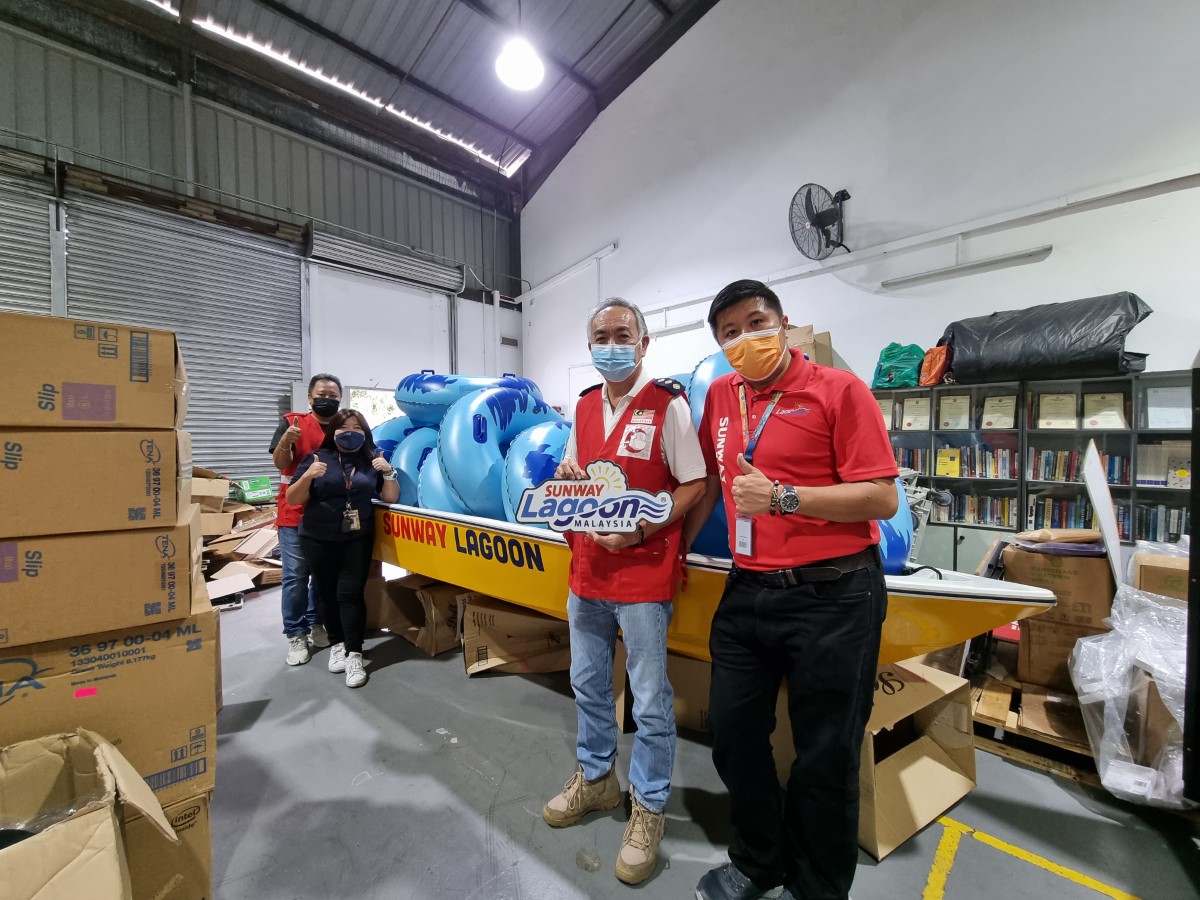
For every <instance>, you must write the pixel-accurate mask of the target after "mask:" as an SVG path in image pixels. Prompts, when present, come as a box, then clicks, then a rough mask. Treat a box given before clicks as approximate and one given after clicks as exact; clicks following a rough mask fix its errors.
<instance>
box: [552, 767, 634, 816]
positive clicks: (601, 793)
mask: <svg viewBox="0 0 1200 900" xmlns="http://www.w3.org/2000/svg"><path fill="white" fill-rule="evenodd" d="M620 802H621V783H620V782H619V781H617V770H616V767H615V766H614V767H613V768H611V769H609V770H608V774H607V775H605V776H604V777H603V778H597V779H596V780H595V781H586V780H584V777H583V769H582V768H580V769H578V770H577V771H576V772H575V774H574V775H572V776H571V780H570V781H568V782H567V785H566V787H564V788H563V792H562V793H561V794H559V795H558V796H557V797H553V798H551V800H550V802H549V803H547V804H546V805H545V806H544V807H543V808H542V818H543V819H545V820H546V824H547V825H550V826H551V827H553V828H566V827H567V826H568V825H574V824H575V823H576V822H578V821H579V820H580V819H582V818H583V817H584V816H586V815H587V814H588V813H590V812H593V811H595V810H602V809H613V808H615V807H616V806H617V805H618V804H619V803H620Z"/></svg>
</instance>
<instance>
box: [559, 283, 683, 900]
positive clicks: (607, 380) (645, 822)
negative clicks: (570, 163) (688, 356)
mask: <svg viewBox="0 0 1200 900" xmlns="http://www.w3.org/2000/svg"><path fill="white" fill-rule="evenodd" d="M587 335H588V347H589V349H590V350H591V354H592V364H593V365H594V366H595V367H596V369H597V371H599V372H600V374H601V375H602V376H603V378H604V383H603V385H599V384H598V385H596V386H595V387H591V388H588V389H587V390H586V391H584V392H583V393H582V394H581V395H580V397H579V402H578V404H577V405H576V407H575V424H574V427H573V428H572V429H571V436H570V438H569V439H568V443H567V446H566V448H565V451H564V456H563V461H562V463H561V464H560V465H559V467H558V471H557V472H556V473H555V477H556V478H574V479H583V478H587V477H588V475H587V472H586V471H585V470H586V468H587V465H588V463H590V462H593V461H596V460H608V461H609V462H611V463H615V464H616V465H618V466H620V467H621V469H622V471H623V472H624V473H625V478H626V481H627V484H628V486H629V487H630V488H637V489H640V490H644V491H649V492H650V493H652V494H657V493H658V492H659V491H669V492H671V494H672V499H673V501H674V504H673V508H672V511H671V515H670V517H669V518H668V519H667V521H665V522H663V523H661V524H659V523H651V522H648V521H646V520H644V519H643V520H642V521H640V522H639V523H638V528H637V531H635V532H632V533H629V534H599V533H596V532H587V533H573V534H569V535H567V543H568V544H570V547H571V570H570V575H569V578H568V583H569V586H570V592H569V593H568V595H567V617H568V622H569V624H570V630H571V687H572V689H573V690H574V691H575V709H576V712H577V718H578V726H579V728H578V733H577V736H576V760H577V763H578V768H577V769H576V771H575V774H574V775H573V776H572V777H571V779H570V781H568V782H567V784H566V787H565V788H563V790H562V792H561V793H560V794H558V795H557V796H555V797H552V798H551V799H550V801H549V802H548V803H547V804H546V806H545V808H544V809H543V810H542V818H543V819H545V820H546V824H548V825H551V826H553V827H555V828H564V827H566V826H569V825H574V824H575V823H576V822H578V821H579V820H580V819H582V818H583V817H584V816H585V815H587V814H588V813H590V812H592V811H594V810H606V809H613V808H614V807H616V806H617V805H619V804H620V802H621V785H620V783H619V781H618V780H617V768H616V761H617V720H616V716H615V710H614V706H613V691H612V666H613V651H614V649H615V647H616V640H617V629H618V628H619V629H620V630H621V632H622V634H623V635H624V641H625V651H626V653H627V654H628V663H627V665H626V671H627V672H628V673H629V685H630V689H631V690H632V692H633V718H634V720H635V721H636V722H637V735H636V736H635V737H634V741H633V754H632V758H631V759H630V761H629V782H630V791H629V793H630V797H631V801H632V812H631V814H630V817H629V823H628V825H627V826H626V828H625V836H624V837H623V838H622V839H621V849H620V850H619V851H618V852H617V863H616V875H617V878H619V879H620V880H621V881H623V882H625V883H626V884H638V883H640V882H642V881H645V880H646V879H647V878H649V877H650V875H651V874H652V873H653V872H654V867H655V865H656V863H657V861H658V845H659V841H660V840H661V839H662V834H663V826H664V824H665V821H666V819H665V816H664V815H663V808H664V807H665V806H666V803H667V797H668V795H669V794H670V792H671V771H672V767H673V765H674V762H675V706H674V694H673V692H672V691H671V683H670V682H669V681H668V680H667V627H668V626H669V625H670V624H671V613H672V609H671V599H672V598H673V597H674V596H675V587H676V585H677V584H678V581H679V576H680V574H681V572H682V548H681V546H680V538H681V536H682V532H683V517H684V515H685V514H686V512H687V510H688V509H689V508H690V507H691V506H692V505H693V504H694V503H695V502H696V501H697V500H699V499H700V496H701V495H702V494H703V493H704V484H705V474H706V471H705V463H704V457H703V455H702V454H701V452H700V442H699V440H698V439H697V437H696V432H695V431H694V430H693V428H692V419H691V410H690V409H689V407H688V404H687V398H686V397H685V396H684V393H683V386H682V385H681V384H680V383H679V382H678V381H674V380H673V379H669V378H660V379H651V378H650V376H649V374H647V373H646V372H645V370H644V368H643V366H642V359H643V357H644V356H645V353H646V348H647V347H648V346H649V345H650V335H649V334H648V333H647V331H646V320H645V318H644V317H643V316H642V313H641V310H639V309H638V308H637V307H636V306H634V305H633V304H632V303H630V302H629V301H628V300H624V299H622V298H620V297H612V298H610V299H608V300H605V301H604V302H603V303H601V304H600V305H599V306H597V307H596V308H595V309H594V310H592V313H591V315H590V316H589V317H588V324H587Z"/></svg>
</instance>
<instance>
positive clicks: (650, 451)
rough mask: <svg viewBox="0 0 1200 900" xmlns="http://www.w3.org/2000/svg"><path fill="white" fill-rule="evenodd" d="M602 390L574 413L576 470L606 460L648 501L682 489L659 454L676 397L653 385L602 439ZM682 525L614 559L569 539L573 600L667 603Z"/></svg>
mask: <svg viewBox="0 0 1200 900" xmlns="http://www.w3.org/2000/svg"><path fill="white" fill-rule="evenodd" d="M599 388H600V385H597V386H596V387H593V388H589V389H588V390H586V391H584V392H583V393H582V394H581V395H580V399H579V405H578V406H577V407H576V412H575V447H576V452H577V453H578V455H579V465H580V467H581V468H585V469H586V468H587V464H588V463H590V462H593V461H595V460H598V459H606V460H610V461H612V462H614V463H616V464H617V465H619V466H620V467H621V468H622V469H623V470H624V472H625V479H626V482H627V483H628V486H629V487H631V488H639V489H641V490H644V491H649V492H650V493H652V494H655V493H658V492H659V491H664V490H665V491H674V489H675V488H676V487H678V486H679V482H677V481H676V480H675V479H674V478H673V477H672V475H671V469H670V467H669V466H668V464H667V460H666V458H665V457H664V455H663V451H662V428H663V422H664V420H665V417H666V412H667V406H668V405H670V403H671V401H672V400H673V399H675V397H676V396H678V394H679V392H678V391H675V390H673V389H672V388H670V387H668V386H666V385H665V384H660V383H658V382H655V381H651V382H650V383H649V384H647V385H646V386H645V387H644V388H642V390H641V391H640V392H639V393H638V395H637V396H636V397H634V398H633V400H632V401H631V402H630V404H629V405H628V406H627V407H626V408H625V412H624V413H623V414H622V415H621V418H620V419H619V420H618V422H617V424H616V426H615V427H614V428H613V430H612V433H611V434H610V435H609V436H608V438H605V437H604V409H603V406H602V404H603V403H605V402H607V401H606V400H605V399H604V391H602V390H600V389H599ZM682 534H683V520H682V519H679V520H677V521H675V522H674V523H672V524H671V525H668V526H667V527H666V528H663V529H660V530H658V531H656V532H654V534H653V535H651V536H650V537H648V538H646V541H645V543H643V544H639V545H637V546H634V547H627V548H625V549H623V550H618V551H616V552H615V553H614V552H612V551H609V550H605V549H604V548H603V547H601V546H599V545H598V544H596V543H595V542H594V541H592V540H591V539H590V538H589V537H588V536H587V535H586V534H580V533H577V532H573V533H569V534H568V535H567V543H568V544H569V545H570V547H571V573H570V578H569V579H568V583H569V584H570V586H571V590H572V591H573V592H574V593H575V595H576V596H577V597H584V598H586V599H589V600H615V601H618V602H622V603H647V602H660V601H663V600H670V599H671V598H672V597H674V596H675V586H676V583H677V582H678V580H679V577H680V575H681V573H682V556H681V554H680V541H681V538H682Z"/></svg>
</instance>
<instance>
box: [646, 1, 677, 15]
mask: <svg viewBox="0 0 1200 900" xmlns="http://www.w3.org/2000/svg"><path fill="white" fill-rule="evenodd" d="M650 5H651V6H653V7H654V8H655V9H657V10H658V11H659V12H660V13H662V17H663V18H664V19H669V18H671V16H673V15H675V13H673V12H671V7H669V6H667V4H666V2H665V0H650Z"/></svg>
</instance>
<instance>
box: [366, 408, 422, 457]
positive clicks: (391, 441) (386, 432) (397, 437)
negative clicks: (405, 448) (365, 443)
mask: <svg viewBox="0 0 1200 900" xmlns="http://www.w3.org/2000/svg"><path fill="white" fill-rule="evenodd" d="M420 427H421V426H420V425H414V424H413V421H412V419H410V418H409V417H408V416H396V417H394V418H391V419H388V420H387V421H386V422H381V423H380V424H379V425H377V426H376V427H375V428H372V429H371V436H372V437H373V438H375V446H376V447H378V448H379V449H380V450H382V451H383V455H384V458H385V459H390V458H391V456H392V453H394V452H395V450H396V447H398V446H399V445H400V442H401V441H402V440H404V439H405V438H406V437H408V436H409V435H410V434H412V433H413V432H414V431H416V430H417V429H418V428H420Z"/></svg>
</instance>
